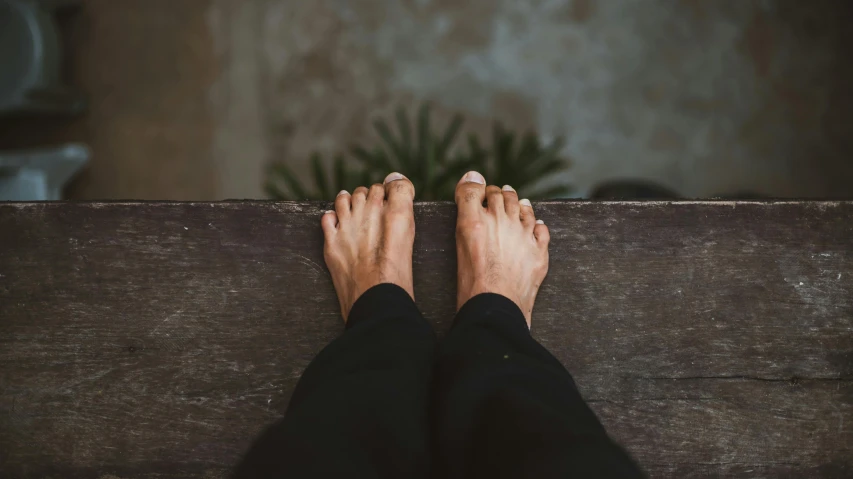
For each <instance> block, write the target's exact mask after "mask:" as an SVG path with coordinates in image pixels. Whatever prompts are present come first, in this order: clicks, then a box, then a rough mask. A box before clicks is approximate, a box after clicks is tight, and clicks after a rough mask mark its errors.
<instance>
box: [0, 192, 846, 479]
mask: <svg viewBox="0 0 853 479" xmlns="http://www.w3.org/2000/svg"><path fill="white" fill-rule="evenodd" d="M326 206H327V205H326V204H323V203H273V202H225V203H82V204H81V203H70V204H63V203H37V204H2V205H0V477H45V476H56V477H103V476H110V475H113V476H118V477H220V476H223V475H225V474H227V471H228V469H229V468H230V467H231V466H232V465H233V464H234V463H235V462H236V461H237V460H238V458H239V457H240V455H241V454H242V452H243V451H244V450H245V448H246V447H247V446H248V444H249V443H250V442H251V440H252V439H253V438H254V437H255V436H256V435H257V434H258V433H259V432H260V431H261V430H262V429H263V427H264V426H266V425H267V424H269V423H271V422H273V421H274V420H275V419H276V418H278V417H279V416H280V415H281V414H282V412H283V411H284V410H285V408H286V406H287V401H288V398H289V396H290V393H291V391H292V390H293V387H294V385H295V384H296V381H297V380H298V378H299V376H300V374H301V373H302V371H303V370H304V368H305V367H306V366H307V365H308V363H309V362H310V361H311V359H312V358H313V356H314V355H315V354H316V353H317V352H318V351H320V349H322V348H323V346H325V345H326V344H327V343H328V342H329V341H330V340H331V339H333V338H334V337H335V336H336V335H338V334H339V333H340V332H341V331H342V322H341V320H340V317H339V314H338V312H337V302H336V300H335V298H334V290H333V288H332V285H331V281H330V280H329V278H328V273H327V272H326V270H325V266H324V264H323V256H322V244H321V232H320V229H319V217H320V214H321V212H322V211H323V210H324V209H326ZM535 207H536V210H537V214H538V216H539V217H541V218H542V219H544V220H545V221H546V223H547V224H548V225H549V226H550V228H551V235H552V247H551V266H550V273H549V276H548V279H547V280H546V282H545V283H544V285H543V288H542V291H541V293H540V296H539V300H538V302H537V305H536V309H535V310H534V316H533V332H534V334H535V336H536V337H537V339H539V340H540V341H541V342H542V343H543V344H544V345H545V346H546V347H548V348H549V349H550V350H551V351H552V352H553V353H554V354H555V355H556V356H557V357H558V358H559V359H560V360H561V361H562V362H563V363H564V364H565V365H566V366H567V367H568V368H569V370H570V371H572V373H573V374H574V376H575V378H576V380H577V382H578V384H579V386H580V388H581V390H582V392H583V393H584V396H585V397H586V398H587V399H588V400H589V402H590V404H591V406H592V407H593V408H594V409H595V410H596V412H598V414H599V415H600V416H601V418H602V420H603V422H604V423H605V425H606V426H607V427H608V430H609V431H610V432H611V434H612V435H613V436H614V437H615V438H616V439H617V440H619V441H620V442H621V443H623V444H624V445H625V446H626V447H627V448H628V449H629V450H630V451H631V452H632V454H634V456H635V457H637V459H638V460H639V461H640V463H641V464H642V465H643V467H644V468H645V469H646V470H648V471H649V473H650V474H651V475H652V476H653V477H707V476H722V477H850V476H851V475H853V203H850V202H768V203H732V202H679V203H662V202H648V203H583V202H548V203H540V204H537V205H535ZM416 215H417V220H416V221H417V227H418V235H417V239H416V245H415V278H416V284H415V295H416V297H417V301H418V304H419V305H420V306H421V308H422V310H423V312H424V314H425V315H426V316H427V317H428V318H429V319H430V320H431V321H432V322H433V323H434V324H435V326H436V328H437V330H438V331H439V332H443V331H446V330H447V328H448V327H449V326H450V323H451V321H452V317H453V312H454V297H455V279H454V277H455V248H454V236H453V227H454V222H455V209H454V207H453V205H451V204H449V203H428V204H418V205H417V206H416Z"/></svg>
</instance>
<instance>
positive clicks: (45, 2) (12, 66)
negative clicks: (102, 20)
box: [0, 0, 85, 114]
mask: <svg viewBox="0 0 853 479" xmlns="http://www.w3.org/2000/svg"><path fill="white" fill-rule="evenodd" d="M78 4H79V0H0V114H7V113H54V114H57V113H58V114H74V113H78V112H80V111H81V110H83V108H84V107H85V100H84V99H83V96H82V95H81V94H80V93H79V92H77V91H75V90H72V89H70V88H69V87H68V86H66V85H64V84H63V82H62V79H61V66H62V62H61V53H62V49H61V46H60V43H59V34H58V32H57V28H56V18H55V17H56V13H57V10H59V9H61V8H65V7H72V6H76V5H78Z"/></svg>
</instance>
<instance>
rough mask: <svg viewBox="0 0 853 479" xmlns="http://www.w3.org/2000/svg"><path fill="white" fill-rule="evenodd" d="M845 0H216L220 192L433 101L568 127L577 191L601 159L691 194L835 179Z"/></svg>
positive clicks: (600, 173) (841, 157) (852, 113)
mask: <svg viewBox="0 0 853 479" xmlns="http://www.w3.org/2000/svg"><path fill="white" fill-rule="evenodd" d="M850 11H851V8H850V4H849V3H847V2H844V1H833V0H826V1H811V2H801V1H798V0H788V1H781V0H779V1H773V0H766V1H749V0H682V1H676V0H599V1H593V0H525V1H518V0H468V1H465V2H457V1H450V0H407V1H388V0H315V1H311V2H296V1H287V0H252V1H246V2H233V1H228V0H215V1H214V5H213V7H212V8H211V10H210V11H209V12H208V20H209V24H210V26H211V30H212V33H213V37H214V38H215V39H216V42H217V51H218V54H219V59H218V61H219V63H220V64H221V65H222V71H221V75H220V79H219V81H218V82H217V85H216V87H215V88H214V89H213V90H212V101H213V105H214V106H213V111H214V113H215V114H214V117H215V118H217V122H218V128H217V133H216V135H215V136H216V140H215V146H214V150H213V151H214V158H215V161H216V164H217V167H218V169H219V170H220V172H221V174H220V178H221V180H220V190H221V193H222V196H228V197H236V196H256V195H258V194H260V190H259V184H260V182H261V180H262V172H263V165H264V164H265V163H266V162H267V161H268V160H269V159H271V158H284V159H286V160H287V161H289V162H291V163H293V164H294V165H300V164H303V162H304V161H305V158H306V157H307V155H308V154H309V152H311V151H312V150H314V149H320V150H321V151H326V152H333V151H337V150H339V149H343V148H346V147H347V145H349V144H350V143H352V142H354V141H358V140H361V139H364V138H366V137H368V135H370V134H371V131H370V130H371V129H370V126H369V121H368V120H369V118H371V117H372V116H373V115H376V114H383V113H387V112H389V111H391V110H392V109H393V106H394V105H397V104H404V105H416V104H417V103H418V102H420V101H423V100H428V101H431V102H433V104H434V105H435V107H436V108H437V109H438V110H439V111H440V114H439V116H441V114H442V113H443V115H444V116H445V117H447V116H448V115H449V114H451V113H454V112H463V113H465V114H466V115H467V116H468V118H469V122H468V124H469V127H470V128H472V129H474V130H483V129H485V128H486V127H487V126H488V125H489V121H490V120H491V119H500V120H502V121H504V122H505V123H507V124H508V125H510V126H513V127H516V128H535V129H536V130H537V131H539V132H540V134H541V135H542V136H544V137H552V136H557V135H561V136H564V137H565V138H566V139H567V144H566V149H565V153H566V155H567V156H569V157H571V158H572V159H573V161H574V167H573V168H572V169H571V170H570V171H569V172H567V173H566V174H567V175H568V177H569V179H570V180H571V181H572V182H573V183H574V184H575V185H577V187H578V191H579V193H583V192H585V191H588V189H589V188H590V186H592V185H594V184H596V183H598V182H601V181H604V180H607V179H613V178H643V179H650V180H655V181H658V182H660V183H662V184H665V185H667V186H670V187H672V188H674V189H676V190H677V191H679V192H681V193H683V194H685V195H690V196H703V195H710V194H714V193H731V192H735V191H743V190H751V191H755V192H759V193H764V194H771V195H784V196H791V195H793V196H803V195H842V194H847V193H848V191H851V189H850V188H848V187H847V185H849V184H850V182H851V178H853V167H851V162H850V160H849V158H850V157H851V153H853V141H851V139H850V138H851V136H850V134H849V133H850V132H851V131H853V127H851V119H853V102H851V95H850V93H849V92H848V86H847V85H849V84H853V83H851V80H853V74H851V73H853V70H851V68H850V67H849V66H848V65H847V58H848V56H849V55H848V54H847V52H846V51H845V49H844V45H846V43H845V41H847V40H850V35H849V34H848V33H846V32H845V30H848V29H847V27H846V25H848V24H849V22H850V20H851V19H853V17H852V16H851V15H850Z"/></svg>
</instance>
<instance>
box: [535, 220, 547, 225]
mask: <svg viewBox="0 0 853 479" xmlns="http://www.w3.org/2000/svg"><path fill="white" fill-rule="evenodd" d="M536 224H537V225H544V224H545V222H544V221H542V220H536Z"/></svg>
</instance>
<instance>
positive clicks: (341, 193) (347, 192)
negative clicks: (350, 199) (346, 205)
mask: <svg viewBox="0 0 853 479" xmlns="http://www.w3.org/2000/svg"><path fill="white" fill-rule="evenodd" d="M348 194H349V191H347V190H341V191H340V193H338V196H341V195H348Z"/></svg>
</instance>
